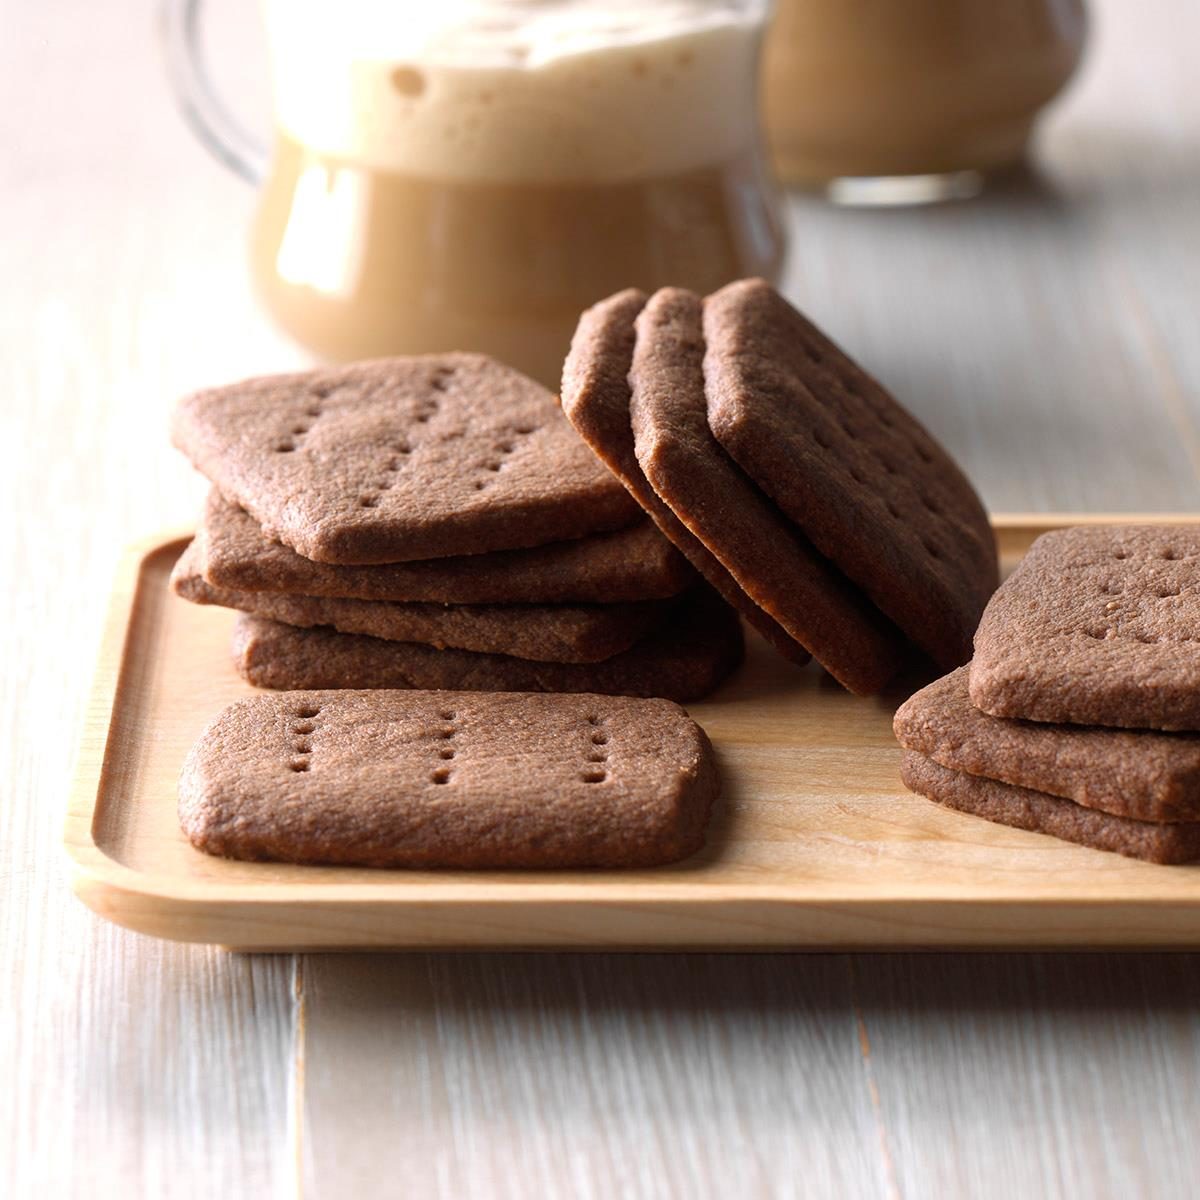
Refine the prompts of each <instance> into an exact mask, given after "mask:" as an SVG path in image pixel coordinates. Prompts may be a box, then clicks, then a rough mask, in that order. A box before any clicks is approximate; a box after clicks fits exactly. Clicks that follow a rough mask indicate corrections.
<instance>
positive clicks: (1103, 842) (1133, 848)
mask: <svg viewBox="0 0 1200 1200" xmlns="http://www.w3.org/2000/svg"><path fill="white" fill-rule="evenodd" d="M900 778H901V779H902V780H903V781H904V785H905V786H906V787H907V788H910V789H911V790H912V791H914V792H918V793H919V794H920V795H922V796H925V797H926V798H927V799H929V800H933V801H935V802H936V803H938V804H943V805H945V806H946V807H947V808H954V809H957V810H958V811H959V812H965V813H971V814H972V815H974V816H977V817H983V818H984V819H985V820H988V821H995V822H996V823H997V824H1000V825H1011V826H1013V827H1015V828H1017V829H1028V830H1030V831H1031V832H1033V833H1048V834H1050V835H1051V836H1052V837H1056V838H1061V839H1062V840H1063V841H1067V842H1076V843H1078V844H1079V845H1081V846H1090V847H1092V848H1093V849H1096V850H1111V851H1113V852H1115V853H1117V854H1124V855H1127V856H1128V857H1130V858H1141V859H1145V860H1146V861H1147V862H1153V863H1185V862H1194V861H1195V860H1196V859H1200V822H1196V821H1186V822H1179V821H1177V822H1174V823H1171V824H1160V823H1156V822H1153V821H1135V820H1133V819H1132V818H1130V817H1115V816H1113V815H1112V814H1111V813H1106V812H1100V811H1098V810H1097V809H1094V808H1084V807H1083V805H1081V804H1075V803H1074V802H1072V801H1070V800H1063V799H1061V798H1060V797H1058V796H1050V795H1047V794H1046V793H1045V792H1037V791H1034V790H1033V789H1031V788H1025V787H1015V786H1014V785H1012V784H1010V783H999V782H997V781H996V780H994V779H984V778H983V777H982V776H979V775H968V774H967V773H966V772H965V771H952V770H950V769H949V768H947V767H943V766H941V765H939V764H938V763H936V762H934V761H933V759H931V758H926V757H925V755H923V754H918V753H917V752H916V751H913V750H906V751H905V753H904V759H903V761H902V763H901V766H900Z"/></svg>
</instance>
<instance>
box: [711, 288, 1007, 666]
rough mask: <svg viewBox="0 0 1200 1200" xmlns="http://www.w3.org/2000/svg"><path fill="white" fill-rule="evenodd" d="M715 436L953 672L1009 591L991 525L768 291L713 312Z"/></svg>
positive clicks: (882, 403) (899, 415)
mask: <svg viewBox="0 0 1200 1200" xmlns="http://www.w3.org/2000/svg"><path fill="white" fill-rule="evenodd" d="M704 341H705V346H706V350H705V356H704V380H705V395H706V397H707V401H708V423H709V426H710V428H711V429H712V432H713V435H714V437H715V438H716V439H717V441H718V442H720V444H721V446H722V447H723V448H724V449H725V450H726V451H727V452H728V453H729V455H730V456H731V457H732V458H733V459H734V461H736V462H737V464H738V465H739V466H740V467H741V468H742V470H744V471H745V472H746V473H747V474H748V475H749V476H750V478H751V479H753V480H754V482H755V483H756V484H757V485H758V486H759V487H760V488H761V489H762V490H763V491H764V492H766V494H767V495H768V496H770V498H771V499H772V500H773V501H774V502H775V503H776V504H778V505H779V507H780V508H781V509H782V510H783V512H784V513H786V514H787V516H788V517H789V518H791V520H792V521H793V522H794V523H795V525H796V527H797V528H799V529H801V530H802V531H803V532H804V535H805V536H806V537H807V538H808V539H809V540H810V541H811V542H812V543H813V545H814V546H815V547H816V549H817V550H818V551H819V552H820V553H821V554H823V555H825V557H827V558H828V559H829V560H830V561H831V562H833V563H834V564H836V566H837V567H838V569H839V570H840V571H841V572H842V573H843V574H844V575H845V576H846V577H847V578H849V579H850V580H852V581H853V582H854V583H855V584H857V585H858V586H859V587H861V588H862V589H863V590H864V591H865V592H866V593H867V595H868V596H869V597H870V598H871V600H872V602H873V603H874V604H875V605H876V606H877V607H878V608H879V610H880V611H881V612H882V613H883V614H884V615H885V616H887V617H888V618H889V619H891V620H892V621H894V622H895V623H896V624H897V625H898V626H899V627H900V629H902V630H903V631H904V633H906V634H907V635H908V637H910V638H911V639H912V640H913V641H914V642H915V643H916V644H917V645H919V646H921V647H922V648H923V649H924V650H925V651H926V652H927V653H928V654H929V655H930V657H931V658H933V660H934V661H935V662H937V663H938V664H939V665H941V666H942V667H943V668H950V667H954V666H957V665H958V664H960V663H963V662H966V661H967V659H969V658H970V657H971V636H972V634H973V633H974V632H975V627H976V626H977V625H978V624H979V617H980V614H981V613H982V612H983V608H984V605H985V604H986V603H987V601H988V597H989V596H991V594H992V592H993V591H995V589H996V585H997V583H998V582H999V576H998V573H997V572H998V564H997V558H996V543H995V538H994V536H993V534H992V529H991V525H990V523H989V521H988V515H987V512H986V510H985V509H984V507H983V504H982V503H981V502H980V499H979V497H978V496H977V495H976V493H975V489H974V488H973V487H972V486H971V483H970V481H969V480H968V479H967V477H966V476H965V475H964V474H963V473H962V471H961V470H960V469H959V467H958V465H957V464H956V463H955V462H954V460H953V459H952V458H951V457H950V455H949V454H948V453H947V452H946V451H945V449H943V447H942V446H941V445H939V444H938V442H937V441H936V440H935V439H934V438H933V437H932V436H930V434H929V431H928V430H926V429H925V428H924V426H922V425H921V424H920V423H919V422H918V421H917V420H916V419H915V418H914V417H913V416H912V414H911V413H909V412H908V411H907V409H905V408H904V407H903V406H901V405H900V404H898V403H897V402H896V401H895V400H894V399H893V398H892V396H891V395H890V394H889V393H888V392H887V391H886V390H885V389H884V388H883V387H882V386H881V385H880V384H879V383H878V382H877V381H876V380H875V379H873V378H872V377H871V376H870V375H868V374H867V373H866V372H865V371H864V370H863V369H862V368H861V367H859V366H858V364H857V363H855V362H854V361H853V360H852V359H850V358H849V357H848V356H847V355H846V354H845V353H844V352H843V351H842V350H841V349H840V348H839V347H838V346H837V345H835V344H834V342H833V341H831V340H830V339H829V338H828V337H826V336H825V335H824V334H823V333H822V332H821V331H820V330H819V329H817V327H816V326H815V325H813V324H812V322H811V321H808V320H807V319H805V317H803V316H802V315H801V314H800V313H799V312H797V311H796V310H795V309H794V308H793V307H792V306H791V305H790V304H788V302H787V301H786V300H784V298H783V297H782V296H781V295H779V293H778V292H777V291H775V289H774V288H773V287H771V286H770V285H769V284H767V283H765V282H764V281H763V280H761V279H747V280H742V281H741V282H739V283H731V284H730V285H729V286H728V287H725V288H722V289H721V290H720V291H719V292H716V293H714V294H713V295H711V296H709V297H708V298H707V299H706V300H705V301H704Z"/></svg>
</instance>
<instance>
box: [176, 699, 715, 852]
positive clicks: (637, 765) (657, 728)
mask: <svg viewBox="0 0 1200 1200" xmlns="http://www.w3.org/2000/svg"><path fill="white" fill-rule="evenodd" d="M718 787H719V782H718V776H717V769H716V764H715V762H714V760H713V754H712V747H711V746H710V745H709V742H708V738H707V737H706V736H705V734H704V731H703V730H702V729H701V728H700V727H699V726H698V725H696V723H695V722H694V721H692V720H691V719H690V718H689V717H688V715H687V714H686V713H685V712H684V711H683V710H682V709H681V708H679V707H678V705H675V704H671V703H669V702H668V701H664V700H633V699H630V698H628V697H618V698H613V697H608V696H596V695H573V696H538V695H521V694H515V695H514V694H480V693H477V692H442V691H439V692H424V691H422V692H413V691H409V692H380V691H373V692H353V691H332V692H330V691H302V692H287V693H281V694H278V695H261V696H254V697H252V698H250V699H247V700H241V701H238V702H237V703H236V704H233V705H231V706H230V707H229V708H227V709H226V710H225V711H224V712H223V713H222V714H221V715H220V716H219V717H218V718H217V719H216V720H215V721H214V722H213V723H212V724H211V725H210V726H209V727H208V729H207V730H205V732H204V734H203V735H202V736H201V738H200V740H199V741H198V742H197V743H196V745H195V746H194V747H193V749H192V751H191V753H190V754H189V755H188V758H187V761H186V762H185V764H184V767H183V772H182V775H181V777H180V782H179V816H180V822H181V824H182V826H183V829H184V832H185V833H186V835H187V836H188V838H189V840H190V841H191V842H192V844H193V845H194V846H195V847H196V848H197V849H199V850H203V851H205V852H206V853H208V854H215V855H220V856H222V857H226V858H236V859H246V860H250V861H257V860H271V861H278V862H290V863H311V864H336V865H355V866H368V867H418V868H419V867H463V868H489V867H490V868H499V867H531V868H565V867H647V866H658V865H661V864H664V863H671V862H675V861H677V860H679V859H682V858H686V857H687V856H689V855H691V854H693V853H695V852H696V851H697V850H698V849H700V847H701V845H702V844H703V841H704V828H705V825H706V824H707V822H708V815H709V811H710V809H711V807H712V804H713V801H714V799H715V798H716V795H717V792H718Z"/></svg>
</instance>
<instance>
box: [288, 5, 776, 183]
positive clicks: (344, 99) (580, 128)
mask: <svg viewBox="0 0 1200 1200" xmlns="http://www.w3.org/2000/svg"><path fill="white" fill-rule="evenodd" d="M765 9H766V0H659V2H658V3H654V4H647V3H645V0H430V2H429V3H411V4H410V3H390V4H388V3H379V2H375V3H371V2H369V0H343V3H341V4H338V5H333V4H331V3H329V2H328V0H267V3H266V19H267V28H268V43H269V45H270V46H271V56H272V74H273V80H274V104H275V117H276V122H277V124H278V125H279V127H280V129H281V131H282V132H283V133H285V134H286V135H287V136H288V137H290V138H291V139H293V140H294V141H296V142H297V143H299V144H301V145H303V146H306V147H308V148H310V149H311V150H312V151H313V152H314V153H317V154H320V155H323V156H327V157H329V158H333V159H338V160H342V161H346V162H351V163H354V164H356V165H360V166H363V167H366V168H369V169H372V170H378V171H387V172H395V173H402V174H409V175H415V176H420V177H423V178H427V179H440V180H446V181H448V182H468V181H475V182H480V183H566V182H571V183H578V182H596V183H606V182H620V181H624V180H630V179H637V178H642V177H646V176H660V175H671V174H675V173H680V172H684V171H689V170H693V169H697V168H703V167H705V166H709V165H712V164H715V163H720V162H722V161H726V160H729V159H732V158H734V157H736V156H738V155H741V154H745V153H746V152H747V150H748V149H750V148H751V147H752V146H753V145H754V143H755V139H756V137H757V125H756V99H755V96H754V90H753V85H754V79H755V60H756V56H757V52H758V42H759V38H760V37H761V33H762V25H763V20H764V17H765Z"/></svg>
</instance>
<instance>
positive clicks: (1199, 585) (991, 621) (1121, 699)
mask: <svg viewBox="0 0 1200 1200" xmlns="http://www.w3.org/2000/svg"><path fill="white" fill-rule="evenodd" d="M970 691H971V701H972V703H974V704H975V705H976V706H977V707H978V708H981V709H983V711H984V712H987V713H990V714H991V715H993V716H997V717H1022V718H1025V719H1027V720H1033V721H1051V722H1065V723H1069V724H1081V725H1114V726H1118V727H1123V728H1139V729H1165V730H1200V528H1197V527H1195V526H1187V525H1137V526H1128V525H1113V526H1087V527H1078V528H1073V529H1064V530H1059V531H1056V532H1054V533H1047V534H1043V535H1042V536H1041V537H1040V538H1038V540H1037V541H1036V542H1035V543H1034V544H1033V547H1032V548H1031V549H1030V551H1029V553H1028V554H1027V555H1026V556H1025V558H1024V559H1023V560H1022V561H1021V563H1020V565H1019V566H1018V567H1017V569H1016V570H1015V571H1014V572H1013V574H1012V575H1011V576H1010V577H1009V578H1008V579H1007V580H1006V581H1005V582H1004V583H1003V584H1002V585H1001V587H1000V590H999V591H997V592H996V594H995V596H993V597H992V599H991V601H990V602H989V603H988V606H987V609H986V610H985V612H984V614H983V619H982V621H981V622H980V625H979V630H978V632H977V633H976V635H975V658H974V660H973V661H972V663H971V675H970Z"/></svg>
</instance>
